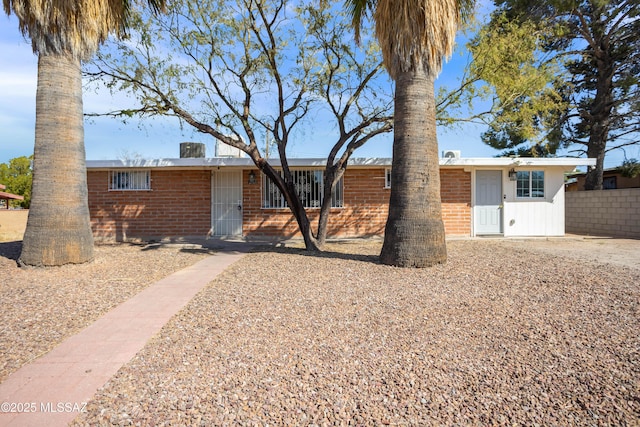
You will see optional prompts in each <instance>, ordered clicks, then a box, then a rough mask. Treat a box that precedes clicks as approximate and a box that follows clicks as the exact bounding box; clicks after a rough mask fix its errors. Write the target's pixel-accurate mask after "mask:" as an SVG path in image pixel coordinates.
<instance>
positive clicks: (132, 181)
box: [109, 170, 151, 190]
mask: <svg viewBox="0 0 640 427" xmlns="http://www.w3.org/2000/svg"><path fill="white" fill-rule="evenodd" d="M109 190H151V171H148V170H145V171H109Z"/></svg>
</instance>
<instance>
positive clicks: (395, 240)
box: [380, 67, 447, 267]
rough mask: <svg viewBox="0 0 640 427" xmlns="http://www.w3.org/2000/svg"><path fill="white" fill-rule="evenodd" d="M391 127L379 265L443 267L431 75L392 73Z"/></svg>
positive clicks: (438, 168)
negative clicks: (390, 158) (388, 182)
mask: <svg viewBox="0 0 640 427" xmlns="http://www.w3.org/2000/svg"><path fill="white" fill-rule="evenodd" d="M418 68H419V67H418ZM394 126H395V128H394V140H393V163H392V170H391V196H390V201H389V217H388V218H387V224H386V227H385V235H384V244H383V246H382V252H381V254H380V261H381V262H382V263H383V264H388V265H395V266H399V267H429V266H432V265H435V264H438V263H444V262H446V260H447V249H446V242H445V235H444V223H443V222H442V209H441V202H440V166H439V159H438V140H437V136H436V119H435V97H434V78H433V77H432V76H429V75H428V74H427V73H425V72H424V71H422V70H419V71H411V72H402V73H400V74H399V75H398V77H397V79H396V93H395V124H394Z"/></svg>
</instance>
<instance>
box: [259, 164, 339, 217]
mask: <svg viewBox="0 0 640 427" xmlns="http://www.w3.org/2000/svg"><path fill="white" fill-rule="evenodd" d="M291 174H292V175H293V182H294V183H295V186H296V191H297V193H298V196H300V200H301V201H302V205H303V206H304V207H305V208H319V207H320V206H321V205H322V199H323V192H324V171H323V170H315V169H306V170H292V171H291ZM343 194H344V189H343V183H342V178H340V180H339V181H338V182H337V183H336V187H335V191H334V192H333V197H332V198H331V207H332V208H341V207H343V206H344V202H343ZM288 207H289V205H288V204H287V201H286V200H285V198H284V196H283V195H282V193H281V192H280V189H278V187H277V186H276V185H275V184H274V183H273V182H271V180H270V179H269V178H267V176H266V175H262V208H263V209H285V208H288Z"/></svg>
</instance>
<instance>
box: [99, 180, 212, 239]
mask: <svg viewBox="0 0 640 427" xmlns="http://www.w3.org/2000/svg"><path fill="white" fill-rule="evenodd" d="M87 186H88V189H89V211H90V214H91V227H92V229H93V233H94V236H95V237H96V239H98V240H117V241H124V240H127V239H146V240H148V239H161V238H171V237H189V236H200V237H204V236H206V235H207V233H208V232H209V230H210V228H211V171H208V170H193V171H171V170H165V171H159V170H152V171H151V190H150V191H109V190H108V188H109V173H108V172H107V171H89V172H88V173H87Z"/></svg>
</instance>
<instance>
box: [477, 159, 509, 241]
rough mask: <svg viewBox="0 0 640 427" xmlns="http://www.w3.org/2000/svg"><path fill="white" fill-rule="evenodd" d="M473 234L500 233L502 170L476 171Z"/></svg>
mask: <svg viewBox="0 0 640 427" xmlns="http://www.w3.org/2000/svg"><path fill="white" fill-rule="evenodd" d="M474 219H475V222H474V223H475V234H476V235H482V234H501V233H502V171H476V206H475V209H474Z"/></svg>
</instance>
